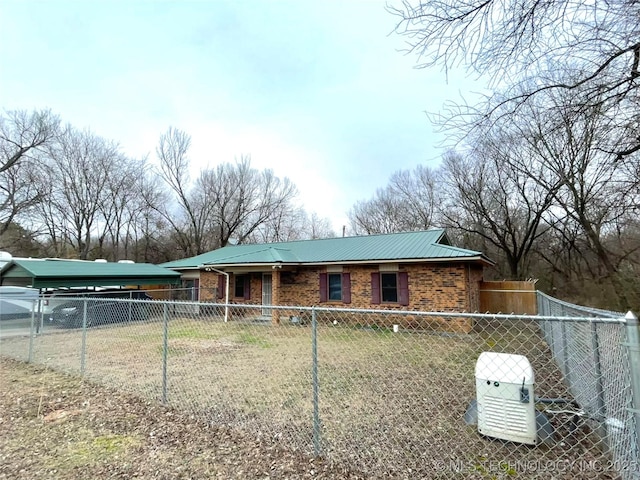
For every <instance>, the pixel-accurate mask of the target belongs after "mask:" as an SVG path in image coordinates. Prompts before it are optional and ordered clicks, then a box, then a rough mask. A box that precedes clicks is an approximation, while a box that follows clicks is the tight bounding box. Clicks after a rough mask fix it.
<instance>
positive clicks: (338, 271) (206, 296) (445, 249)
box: [162, 229, 493, 331]
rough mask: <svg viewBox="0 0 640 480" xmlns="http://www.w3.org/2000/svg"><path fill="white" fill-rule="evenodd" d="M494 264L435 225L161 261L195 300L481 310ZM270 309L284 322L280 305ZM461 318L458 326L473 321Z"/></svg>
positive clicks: (232, 247) (464, 326) (461, 327)
mask: <svg viewBox="0 0 640 480" xmlns="http://www.w3.org/2000/svg"><path fill="white" fill-rule="evenodd" d="M492 264H493V263H492V262H491V260H489V259H488V258H487V257H485V256H484V255H483V254H482V253H481V252H476V251H473V250H465V249H462V248H458V247H454V246H452V245H451V244H450V242H449V240H448V238H447V235H446V232H445V231H444V230H442V229H433V230H426V231H418V232H406V233H393V234H385V235H368V236H356V237H341V238H327V239H321V240H300V241H293V242H278V243H265V244H249V245H229V246H226V247H223V248H220V249H218V250H213V251H211V252H208V253H204V254H201V255H197V256H195V257H190V258H185V259H182V260H177V261H173V262H168V263H164V264H162V266H163V267H166V268H170V269H173V270H175V271H178V272H180V273H181V275H182V280H183V285H184V286H188V287H193V291H194V292H196V295H195V296H194V298H192V299H193V300H200V301H214V302H220V303H222V302H226V301H227V298H228V301H229V302H230V303H237V304H242V303H244V304H246V303H250V304H259V305H263V306H271V305H291V306H313V305H315V306H320V307H342V308H355V309H357V308H360V309H384V310H420V311H442V312H444V311H449V312H450V311H456V312H475V311H478V309H479V297H480V293H479V290H480V282H481V281H482V279H483V268H484V267H485V266H487V265H492ZM227 295H228V297H227ZM267 311H268V310H267ZM270 312H271V316H272V321H274V322H275V323H278V322H279V313H278V312H279V310H277V309H271V310H270ZM410 321H411V319H408V320H405V322H410ZM458 323H459V325H458V326H456V327H454V329H455V330H465V331H466V330H468V329H469V328H470V327H471V324H470V322H466V321H460V322H458Z"/></svg>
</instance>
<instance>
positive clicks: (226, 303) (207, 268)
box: [204, 265, 229, 323]
mask: <svg viewBox="0 0 640 480" xmlns="http://www.w3.org/2000/svg"><path fill="white" fill-rule="evenodd" d="M204 269H205V270H206V271H207V272H211V271H213V272H216V273H220V274H222V275H224V276H225V277H227V281H226V284H225V300H224V302H225V305H224V323H227V321H229V274H228V273H227V272H223V271H222V270H218V269H217V268H213V267H210V266H208V265H207V266H205V267H204Z"/></svg>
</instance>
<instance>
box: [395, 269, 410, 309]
mask: <svg viewBox="0 0 640 480" xmlns="http://www.w3.org/2000/svg"><path fill="white" fill-rule="evenodd" d="M398 303H400V305H409V274H408V273H407V272H399V273H398Z"/></svg>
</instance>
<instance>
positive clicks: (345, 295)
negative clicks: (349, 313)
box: [320, 273, 351, 303]
mask: <svg viewBox="0 0 640 480" xmlns="http://www.w3.org/2000/svg"><path fill="white" fill-rule="evenodd" d="M320 301H321V302H342V303H351V274H350V273H321V274H320Z"/></svg>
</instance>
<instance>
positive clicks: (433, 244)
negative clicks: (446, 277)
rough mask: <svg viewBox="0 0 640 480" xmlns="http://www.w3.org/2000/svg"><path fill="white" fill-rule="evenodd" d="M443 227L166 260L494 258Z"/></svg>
mask: <svg viewBox="0 0 640 480" xmlns="http://www.w3.org/2000/svg"><path fill="white" fill-rule="evenodd" d="M448 243H449V242H448V239H447V237H446V234H445V231H444V230H442V229H437V230H436V229H434V230H426V231H419V232H404V233H391V234H385V235H367V236H358V237H337V238H325V239H321V240H299V241H295V242H279V243H270V244H249V245H228V246H226V247H223V248H220V249H218V250H213V251H211V252H208V253H204V254H202V255H197V256H195V257H190V258H185V259H182V260H176V261H174V262H167V263H163V264H162V266H164V267H167V268H173V269H176V270H182V269H190V268H198V267H200V266H206V265H211V266H216V265H217V266H231V265H245V266H246V265H265V264H266V265H274V264H283V265H286V264H290V265H303V264H330V263H368V262H370V263H373V262H392V261H398V262H402V261H480V262H483V263H487V264H491V263H492V262H491V261H490V260H489V259H488V258H487V257H485V256H484V255H483V254H482V253H481V252H476V251H474V250H466V249H463V248H457V247H452V246H450V245H449V244H448Z"/></svg>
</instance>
